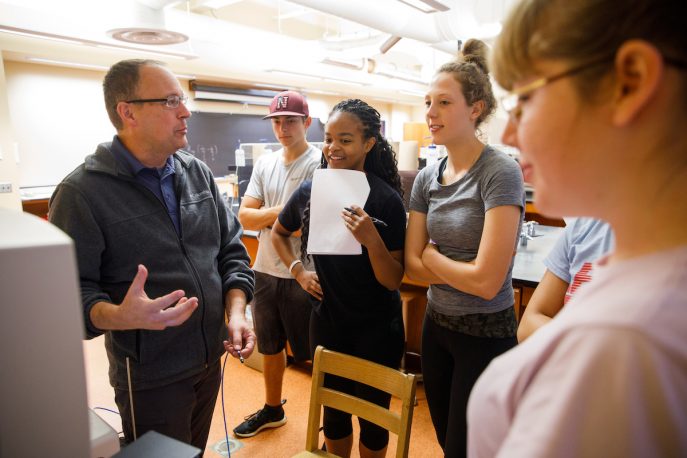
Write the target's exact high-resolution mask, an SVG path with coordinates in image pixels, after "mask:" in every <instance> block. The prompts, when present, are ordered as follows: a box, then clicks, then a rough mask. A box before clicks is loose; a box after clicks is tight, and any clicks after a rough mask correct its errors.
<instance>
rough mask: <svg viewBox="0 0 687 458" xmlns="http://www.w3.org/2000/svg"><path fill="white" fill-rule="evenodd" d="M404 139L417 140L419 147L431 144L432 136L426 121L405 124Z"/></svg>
mask: <svg viewBox="0 0 687 458" xmlns="http://www.w3.org/2000/svg"><path fill="white" fill-rule="evenodd" d="M403 140H415V141H416V142H417V145H418V147H419V148H422V147H423V146H429V145H430V144H431V143H432V137H431V136H430V135H429V127H427V123H426V122H406V123H404V124H403Z"/></svg>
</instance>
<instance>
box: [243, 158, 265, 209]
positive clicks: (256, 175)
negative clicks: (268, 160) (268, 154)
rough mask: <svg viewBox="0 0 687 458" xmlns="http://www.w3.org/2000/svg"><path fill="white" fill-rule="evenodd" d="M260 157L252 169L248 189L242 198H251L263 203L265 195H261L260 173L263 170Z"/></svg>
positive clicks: (262, 161)
mask: <svg viewBox="0 0 687 458" xmlns="http://www.w3.org/2000/svg"><path fill="white" fill-rule="evenodd" d="M262 159H263V158H262V157H261V158H260V159H258V162H257V163H256V164H255V166H254V167H253V172H252V173H251V175H250V181H249V182H248V187H247V188H246V191H245V192H244V193H243V195H244V196H249V197H253V198H255V199H258V200H259V201H261V202H264V201H265V195H264V194H263V177H262V171H263V170H264V167H263V164H264V160H262Z"/></svg>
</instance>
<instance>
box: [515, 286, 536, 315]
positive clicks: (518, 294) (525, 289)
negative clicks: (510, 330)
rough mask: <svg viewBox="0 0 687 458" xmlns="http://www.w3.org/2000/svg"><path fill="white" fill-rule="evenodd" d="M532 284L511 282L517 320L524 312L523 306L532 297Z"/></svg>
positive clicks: (524, 306)
mask: <svg viewBox="0 0 687 458" xmlns="http://www.w3.org/2000/svg"><path fill="white" fill-rule="evenodd" d="M534 289H535V287H534V286H528V285H522V284H518V283H515V282H514V284H513V293H514V295H515V303H514V305H513V306H514V308H515V318H517V320H518V322H519V321H520V319H521V318H522V315H523V313H525V308H527V304H528V303H529V302H530V299H531V298H532V293H534Z"/></svg>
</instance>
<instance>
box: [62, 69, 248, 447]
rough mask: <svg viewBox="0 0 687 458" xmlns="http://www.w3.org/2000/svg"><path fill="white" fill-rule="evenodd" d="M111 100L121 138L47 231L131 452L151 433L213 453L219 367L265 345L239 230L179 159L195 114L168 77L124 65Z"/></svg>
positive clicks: (96, 157) (110, 83)
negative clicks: (258, 339)
mask: <svg viewBox="0 0 687 458" xmlns="http://www.w3.org/2000/svg"><path fill="white" fill-rule="evenodd" d="M103 90H104V95H105V105H106V108H107V113H108V115H109V117H110V120H111V121H112V124H113V125H114V126H115V128H116V130H117V134H116V135H115V136H114V138H113V140H112V142H108V143H102V144H100V145H99V146H98V147H97V149H96V151H95V153H94V154H92V155H90V156H87V157H86V159H85V162H84V163H83V164H81V165H80V166H79V167H77V168H76V169H75V170H74V171H73V172H72V173H70V174H69V175H68V176H67V177H66V178H65V179H64V180H63V181H62V182H61V183H60V185H59V186H58V187H57V189H56V190H55V193H54V194H53V196H52V198H51V200H50V212H49V214H50V220H51V221H52V222H53V223H54V224H55V225H57V226H58V227H60V228H61V229H62V230H64V231H65V232H66V233H67V234H68V235H70V236H71V237H72V239H73V240H74V244H75V247H76V253H77V261H78V265H79V274H80V282H81V298H82V303H83V310H84V323H85V330H86V338H88V339H92V338H94V337H97V336H99V335H102V334H104V335H105V347H106V350H107V356H108V360H109V362H110V370H109V375H110V383H111V384H112V386H113V387H114V391H115V401H116V403H117V406H118V407H119V412H120V414H121V417H122V426H123V429H124V436H125V441H126V442H127V443H128V442H131V441H133V440H135V439H136V438H137V437H139V436H141V435H142V434H144V433H145V432H146V431H149V430H154V431H157V432H159V433H161V434H164V435H167V436H169V437H172V438H175V439H178V440H180V441H183V442H186V443H189V444H191V445H193V446H195V447H198V448H200V449H201V450H204V449H205V444H206V442H207V438H208V434H209V430H210V423H211V420H212V414H213V410H214V406H215V401H216V399H217V393H218V388H219V386H220V374H221V371H220V357H221V355H222V354H223V353H224V351H225V349H226V350H227V351H229V352H230V353H231V354H232V356H234V357H238V356H239V355H242V356H243V357H247V356H248V355H250V353H251V352H252V351H253V347H254V345H255V335H254V333H253V331H252V330H251V328H250V327H249V326H248V323H247V321H246V318H245V314H244V310H245V306H246V304H247V302H248V301H250V300H251V298H252V296H253V287H254V276H253V272H252V270H251V269H250V268H249V256H248V253H247V251H246V249H245V247H244V246H243V244H242V242H241V235H242V229H241V225H240V224H239V222H238V219H237V218H236V217H235V216H234V215H233V214H232V213H231V212H228V211H227V209H226V207H225V205H224V202H223V200H222V199H221V197H220V194H219V192H218V190H217V186H216V185H215V184H214V179H213V176H212V173H211V172H210V170H209V168H208V167H207V166H206V165H205V164H203V163H202V162H201V161H199V160H197V159H196V158H194V157H193V156H192V155H190V154H188V153H186V152H184V151H182V148H184V147H185V146H186V144H187V141H186V131H187V124H186V122H187V120H188V118H189V117H190V116H191V113H190V112H189V111H188V109H187V108H186V105H185V102H186V97H185V96H184V94H183V92H182V90H181V86H180V85H179V82H178V81H177V80H176V78H175V77H174V75H172V73H170V72H169V71H168V70H167V69H165V68H164V67H163V66H162V63H160V62H156V61H151V60H138V59H137V60H125V61H122V62H119V63H117V64H115V65H113V66H112V67H111V68H110V70H109V71H108V73H107V74H106V75H105V78H104V81H103ZM225 316H226V318H227V319H228V325H227V324H225Z"/></svg>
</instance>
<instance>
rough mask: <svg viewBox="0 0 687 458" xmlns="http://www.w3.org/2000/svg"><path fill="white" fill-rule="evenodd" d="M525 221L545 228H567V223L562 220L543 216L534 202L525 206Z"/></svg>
mask: <svg viewBox="0 0 687 458" xmlns="http://www.w3.org/2000/svg"><path fill="white" fill-rule="evenodd" d="M525 221H536V222H538V223H539V224H542V225H544V226H555V227H565V221H563V220H562V219H560V218H549V217H548V216H544V215H542V214H541V213H539V211H538V210H537V207H535V206H534V204H533V203H532V202H527V203H526V204H525Z"/></svg>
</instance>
